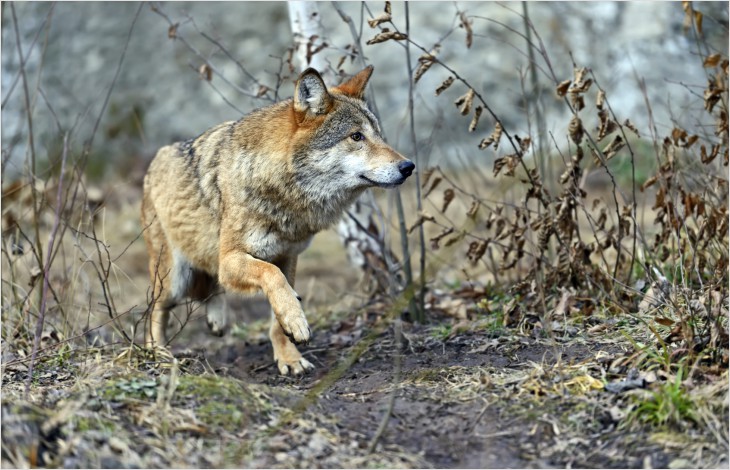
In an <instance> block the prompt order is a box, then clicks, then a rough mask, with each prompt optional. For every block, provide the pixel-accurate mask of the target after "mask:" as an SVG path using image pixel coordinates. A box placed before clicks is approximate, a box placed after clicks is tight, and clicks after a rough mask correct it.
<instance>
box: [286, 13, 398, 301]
mask: <svg viewBox="0 0 730 470" xmlns="http://www.w3.org/2000/svg"><path fill="white" fill-rule="evenodd" d="M288 5H289V22H290V24H291V30H292V34H293V36H294V45H295V47H296V50H295V54H294V65H295V66H296V67H297V68H298V69H299V70H300V71H302V70H304V69H306V68H307V67H314V68H315V69H317V70H318V71H319V72H320V74H322V77H323V79H324V80H325V82H327V84H328V85H330V86H331V85H334V84H333V83H330V82H331V80H332V74H331V73H330V71H329V67H328V64H327V62H326V61H325V60H324V55H323V54H314V55H312V54H309V52H311V51H312V50H314V49H315V48H316V47H317V46H318V45H319V44H321V43H322V40H323V31H322V24H321V22H320V15H319V8H318V7H319V6H318V4H317V2H289V3H288ZM314 36H316V38H315V39H312V38H313V37H314ZM308 56H309V57H308ZM374 204H375V199H374V198H373V197H372V194H371V192H370V190H368V191H366V192H364V193H363V194H362V196H360V198H359V199H358V200H357V201H356V202H355V204H353V205H352V207H350V208H349V209H348V211H347V213H346V214H345V215H344V216H343V217H342V219H340V221H339V222H338V224H337V227H336V230H337V234H338V235H339V236H340V240H341V241H342V243H343V245H344V246H345V249H346V250H347V257H348V259H349V260H350V263H352V264H353V265H355V266H357V267H358V268H360V269H361V270H362V271H363V272H364V274H365V278H366V281H367V282H368V284H370V286H371V288H374V289H375V290H377V291H382V292H387V290H388V287H389V284H390V282H391V276H390V274H389V271H390V270H389V266H391V265H392V264H393V263H392V259H393V256H392V253H390V252H389V250H387V249H385V248H384V246H385V245H384V243H383V235H382V234H381V233H380V230H379V229H378V227H379V224H377V223H376V220H375V210H374V208H373V205H374Z"/></svg>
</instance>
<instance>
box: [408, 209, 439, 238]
mask: <svg viewBox="0 0 730 470" xmlns="http://www.w3.org/2000/svg"><path fill="white" fill-rule="evenodd" d="M435 221H436V219H435V218H434V217H433V216H432V215H431V214H429V213H428V212H426V211H421V212H419V214H418V220H416V222H415V223H414V224H413V225H411V228H409V229H408V233H411V232H413V231H414V230H415V229H416V228H418V227H420V226H421V225H423V223H424V222H435Z"/></svg>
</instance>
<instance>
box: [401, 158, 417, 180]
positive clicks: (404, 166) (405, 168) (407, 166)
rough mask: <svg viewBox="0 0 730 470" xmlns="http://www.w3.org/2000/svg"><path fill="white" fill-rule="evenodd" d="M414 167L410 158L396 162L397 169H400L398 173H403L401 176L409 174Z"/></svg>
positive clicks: (404, 176) (405, 176)
mask: <svg viewBox="0 0 730 470" xmlns="http://www.w3.org/2000/svg"><path fill="white" fill-rule="evenodd" d="M414 168H416V165H414V164H413V162H412V161H410V160H406V161H404V162H400V163H399V164H398V171H400V174H401V175H403V178H408V177H409V176H411V173H413V169H414Z"/></svg>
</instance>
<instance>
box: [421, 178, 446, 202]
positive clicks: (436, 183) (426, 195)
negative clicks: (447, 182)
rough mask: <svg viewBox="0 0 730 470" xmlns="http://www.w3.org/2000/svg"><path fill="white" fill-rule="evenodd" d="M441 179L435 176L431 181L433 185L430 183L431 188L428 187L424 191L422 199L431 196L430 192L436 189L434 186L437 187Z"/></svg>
mask: <svg viewBox="0 0 730 470" xmlns="http://www.w3.org/2000/svg"><path fill="white" fill-rule="evenodd" d="M441 179H442V178H441V177H440V176H437V177H436V178H435V179H434V180H433V183H431V187H429V188H428V190H427V191H426V194H424V195H423V197H424V198H426V197H428V195H429V194H431V192H432V191H433V190H434V189H436V186H438V185H439V183H440V182H441ZM424 184H425V183H424Z"/></svg>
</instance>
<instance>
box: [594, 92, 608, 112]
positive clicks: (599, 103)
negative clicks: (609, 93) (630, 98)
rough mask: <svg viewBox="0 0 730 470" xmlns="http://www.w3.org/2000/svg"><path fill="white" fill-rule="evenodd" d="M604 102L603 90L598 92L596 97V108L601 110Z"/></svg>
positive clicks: (604, 94) (604, 93)
mask: <svg viewBox="0 0 730 470" xmlns="http://www.w3.org/2000/svg"><path fill="white" fill-rule="evenodd" d="M605 101H606V92H605V91H603V90H598V95H597V96H596V108H598V109H603V104H604V103H605Z"/></svg>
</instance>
